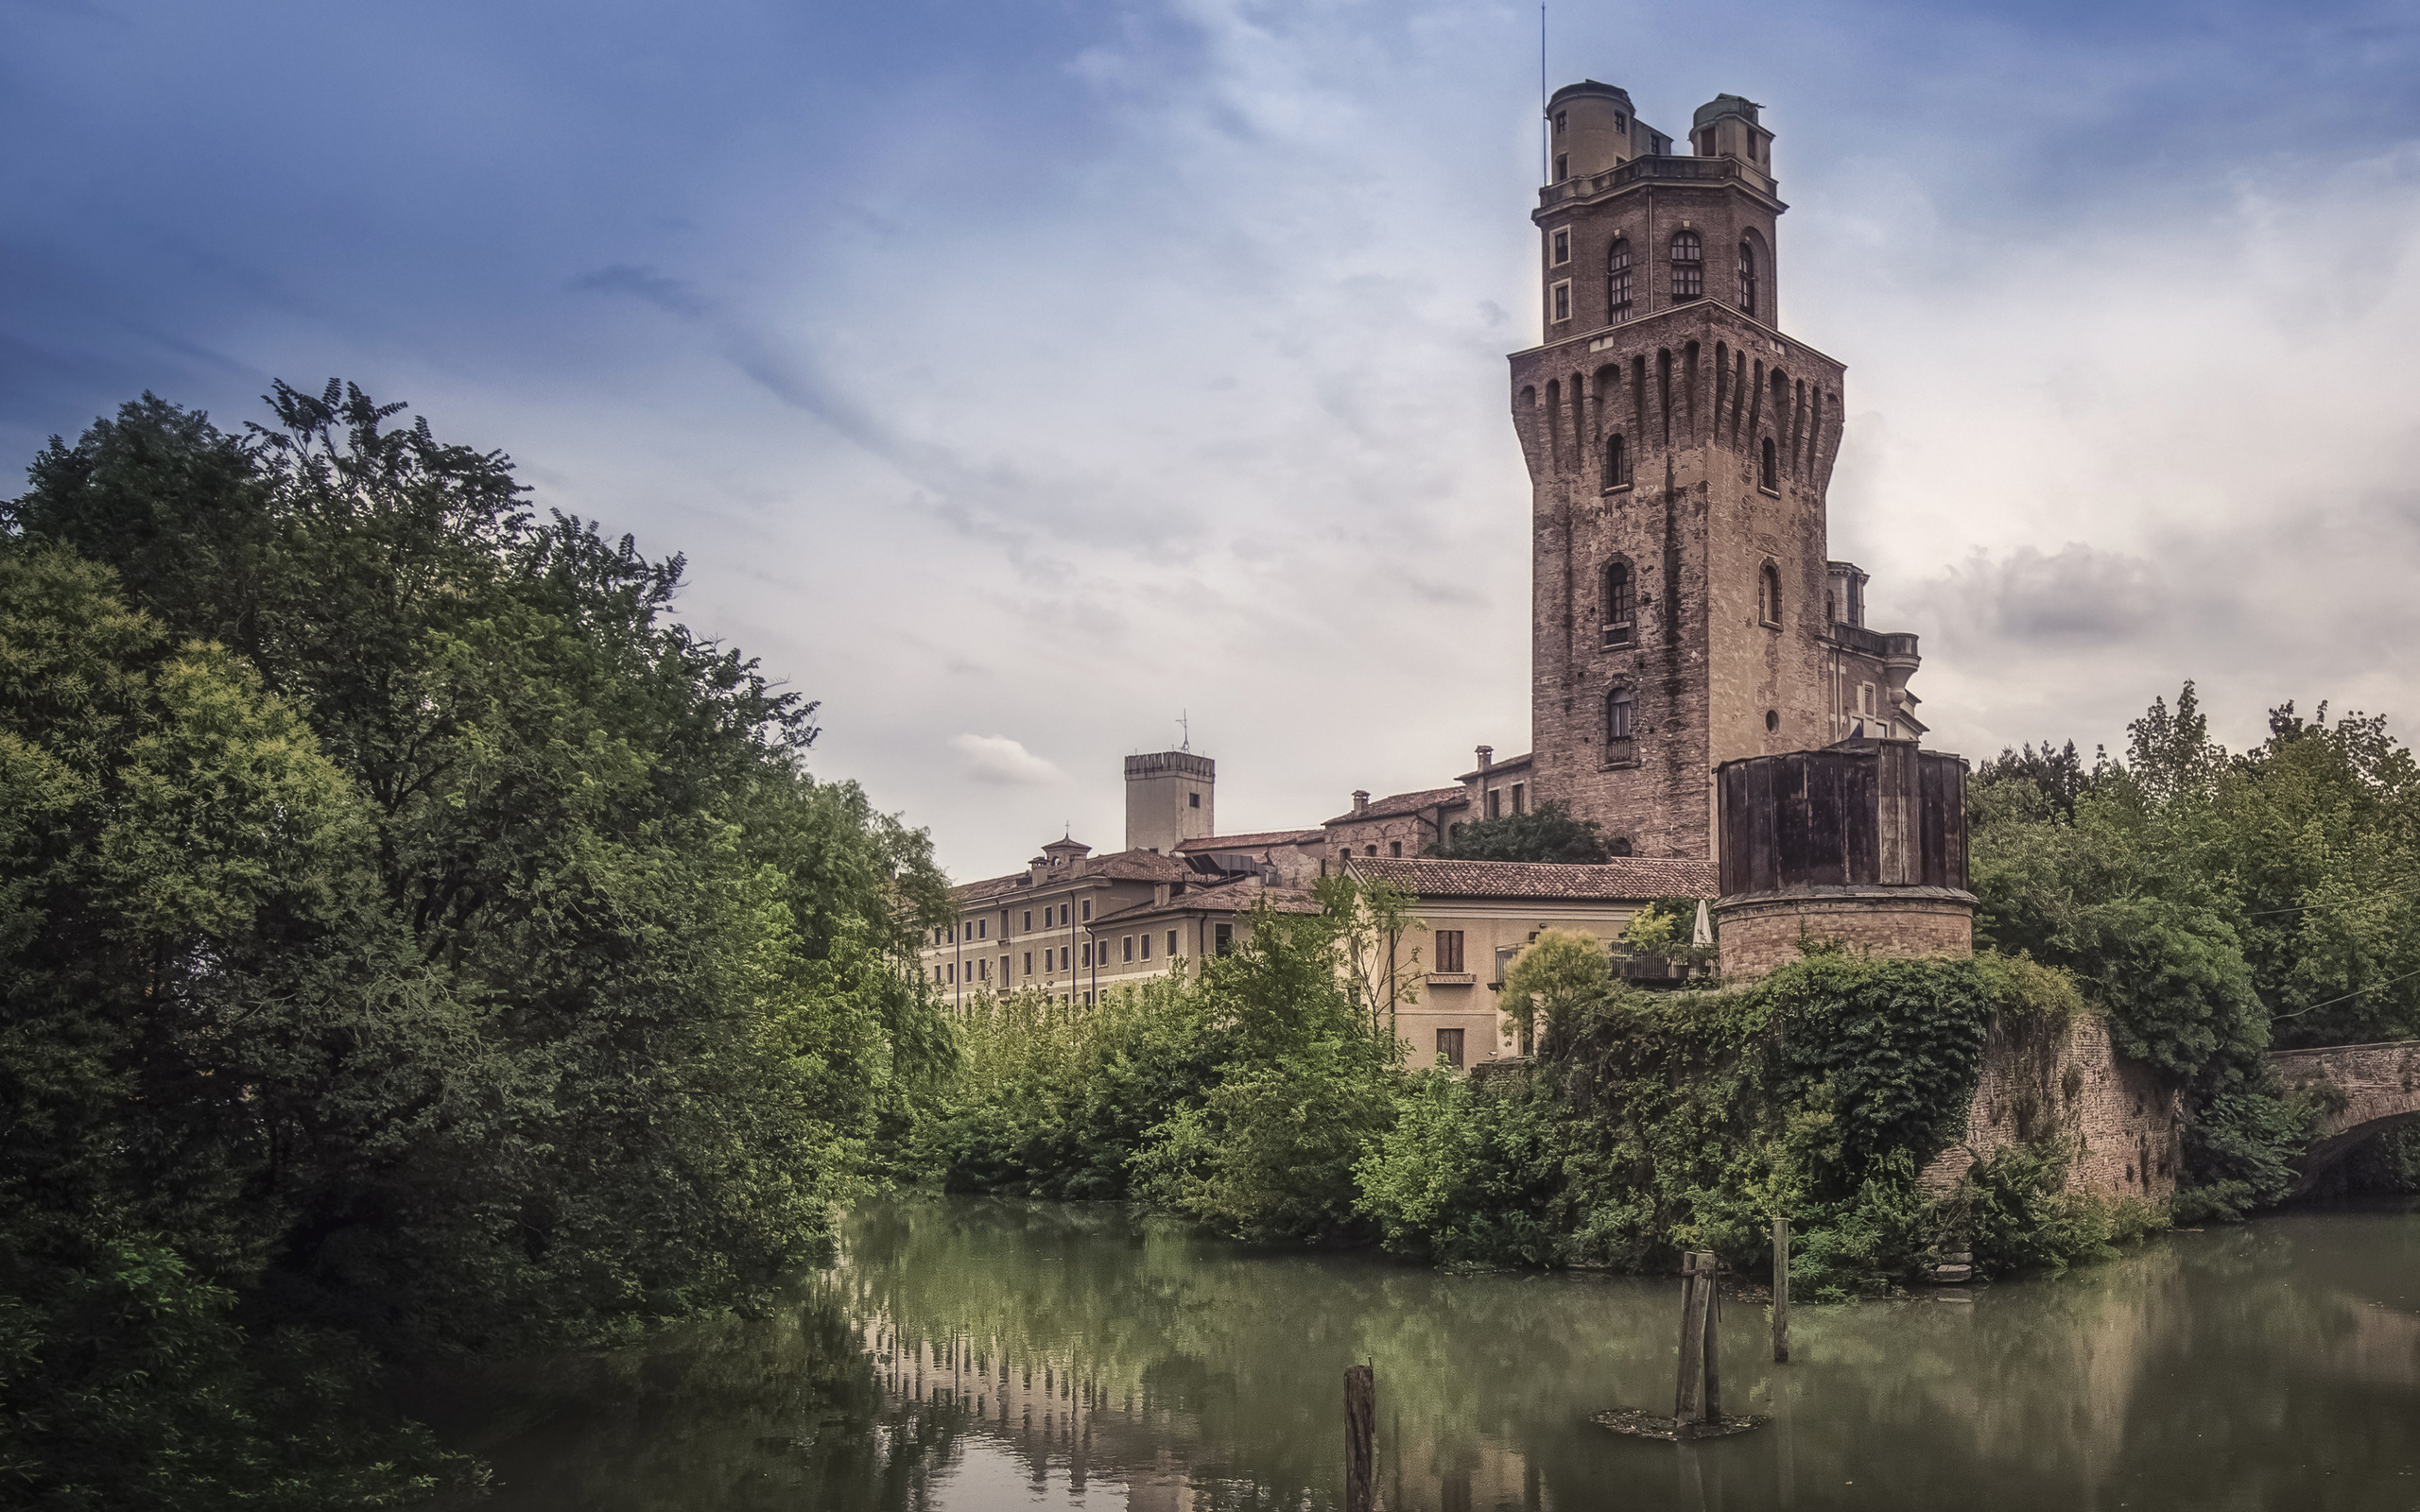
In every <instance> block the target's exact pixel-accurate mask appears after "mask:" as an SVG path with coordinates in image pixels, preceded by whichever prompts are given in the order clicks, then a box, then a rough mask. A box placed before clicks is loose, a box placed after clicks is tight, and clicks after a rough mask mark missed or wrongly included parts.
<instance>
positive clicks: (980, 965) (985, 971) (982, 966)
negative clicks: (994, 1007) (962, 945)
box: [975, 955, 992, 982]
mask: <svg viewBox="0 0 2420 1512" xmlns="http://www.w3.org/2000/svg"><path fill="white" fill-rule="evenodd" d="M975 966H976V971H975V974H976V975H977V976H979V977H981V978H982V979H983V980H984V981H986V982H989V981H990V980H992V958H991V957H990V956H988V955H987V956H985V957H984V958H983V959H981V960H979V961H977V962H976V963H975Z"/></svg>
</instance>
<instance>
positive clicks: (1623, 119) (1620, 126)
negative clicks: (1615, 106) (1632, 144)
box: [1614, 111, 1630, 131]
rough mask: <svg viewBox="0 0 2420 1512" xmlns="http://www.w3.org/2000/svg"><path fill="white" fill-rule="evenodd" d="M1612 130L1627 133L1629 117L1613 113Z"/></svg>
mask: <svg viewBox="0 0 2420 1512" xmlns="http://www.w3.org/2000/svg"><path fill="white" fill-rule="evenodd" d="M1614 129H1615V130H1616V131H1627V130H1629V129H1630V117H1629V116H1627V115H1624V114H1622V113H1621V112H1619V111H1616V112H1614Z"/></svg>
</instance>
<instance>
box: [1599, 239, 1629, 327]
mask: <svg viewBox="0 0 2420 1512" xmlns="http://www.w3.org/2000/svg"><path fill="white" fill-rule="evenodd" d="M1605 271H1606V272H1607V273H1608V274H1610V275H1611V276H1610V277H1609V278H1608V279H1607V280H1606V281H1605V300H1606V310H1605V318H1607V319H1608V320H1610V321H1612V322H1613V323H1614V324H1616V325H1619V324H1621V323H1622V322H1623V321H1624V320H1627V319H1629V318H1631V316H1632V314H1633V313H1634V306H1633V305H1632V303H1631V285H1630V243H1629V242H1628V241H1616V242H1615V243H1614V249H1613V251H1612V252H1611V253H1610V254H1608V255H1607V257H1606V259H1605Z"/></svg>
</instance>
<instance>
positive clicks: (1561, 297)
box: [1554, 279, 1571, 320]
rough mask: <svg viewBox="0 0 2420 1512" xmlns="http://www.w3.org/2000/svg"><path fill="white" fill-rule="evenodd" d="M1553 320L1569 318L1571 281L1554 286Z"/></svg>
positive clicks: (1567, 280) (1566, 280)
mask: <svg viewBox="0 0 2420 1512" xmlns="http://www.w3.org/2000/svg"><path fill="white" fill-rule="evenodd" d="M1554 318H1556V319H1558V320H1568V319H1570V318H1571V281H1570V280H1569V279H1565V280H1564V282H1562V283H1558V284H1556V285H1555V286H1554Z"/></svg>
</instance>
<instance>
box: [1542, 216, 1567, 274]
mask: <svg viewBox="0 0 2420 1512" xmlns="http://www.w3.org/2000/svg"><path fill="white" fill-rule="evenodd" d="M1547 259H1548V260H1549V261H1550V262H1552V263H1553V264H1554V266H1557V267H1561V266H1563V265H1564V264H1565V263H1568V262H1570V261H1571V228H1570V227H1568V226H1557V227H1556V228H1555V229H1554V230H1553V231H1552V232H1549V233H1548V234H1547Z"/></svg>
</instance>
